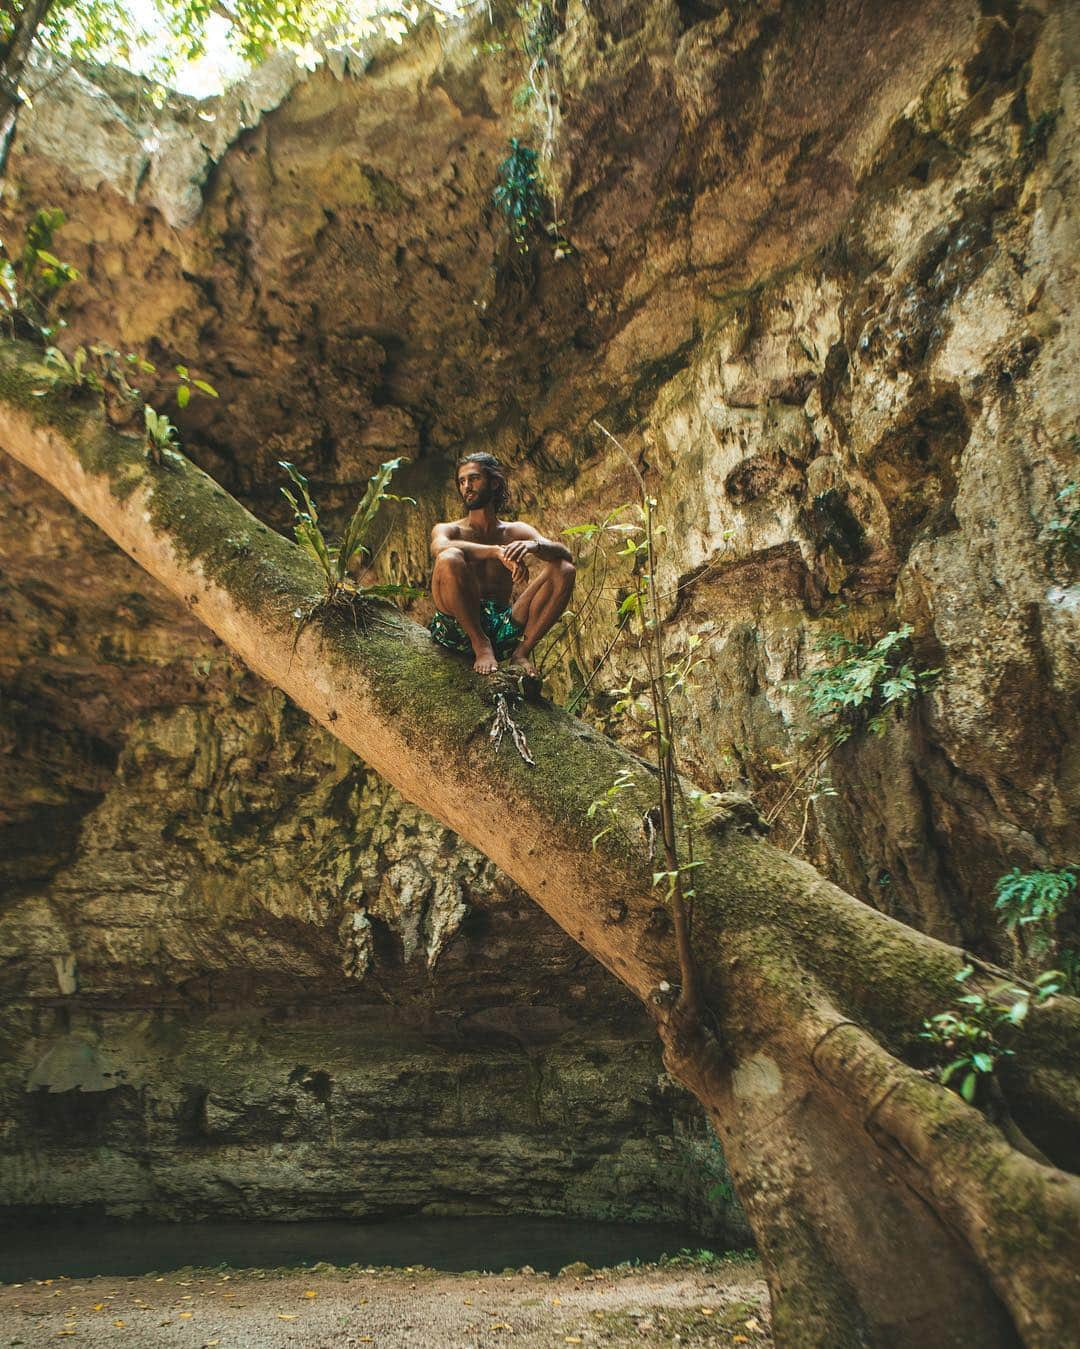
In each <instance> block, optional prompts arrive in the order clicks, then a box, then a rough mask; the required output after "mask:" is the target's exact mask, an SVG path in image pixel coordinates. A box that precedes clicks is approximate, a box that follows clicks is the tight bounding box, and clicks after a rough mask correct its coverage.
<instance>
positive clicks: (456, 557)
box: [432, 548, 468, 576]
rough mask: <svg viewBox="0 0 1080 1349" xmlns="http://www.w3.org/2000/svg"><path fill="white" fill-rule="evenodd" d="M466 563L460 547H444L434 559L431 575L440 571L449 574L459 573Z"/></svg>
mask: <svg viewBox="0 0 1080 1349" xmlns="http://www.w3.org/2000/svg"><path fill="white" fill-rule="evenodd" d="M467 565H468V564H467V563H466V561H465V554H464V553H463V552H462V551H461V549H460V548H444V549H443V550H442V552H441V553H440V554H439V556H438V557H437V558H436V559H435V566H434V567H433V568H432V575H433V576H436V575H438V574H439V573H440V572H447V573H450V574H455V573H461V572H463V571H464V570H465V568H466V566H467Z"/></svg>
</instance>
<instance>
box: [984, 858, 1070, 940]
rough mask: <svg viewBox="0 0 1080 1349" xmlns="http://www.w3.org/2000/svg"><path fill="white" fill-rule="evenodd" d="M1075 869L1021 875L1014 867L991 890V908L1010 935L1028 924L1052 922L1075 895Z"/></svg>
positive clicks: (1018, 869)
mask: <svg viewBox="0 0 1080 1349" xmlns="http://www.w3.org/2000/svg"><path fill="white" fill-rule="evenodd" d="M1076 883H1077V871H1076V868H1075V867H1062V868H1061V869H1060V871H1021V870H1020V868H1019V867H1013V869H1012V870H1011V871H1009V872H1006V874H1005V875H1004V876H1002V877H1001V879H1000V880H999V881H998V883H997V885H996V886H995V887H994V908H995V909H997V910H998V912H999V913H1000V915H1001V919H1002V922H1003V923H1004V924H1005V928H1006V930H1007V931H1009V932H1014V931H1016V929H1017V928H1019V927H1022V926H1026V925H1027V924H1029V923H1045V922H1051V923H1052V922H1054V921H1055V920H1056V919H1057V918H1058V917H1059V916H1060V914H1061V912H1062V910H1063V909H1064V908H1065V905H1066V903H1067V902H1068V899H1069V896H1070V895H1071V894H1072V893H1073V892H1074V891H1075V889H1076Z"/></svg>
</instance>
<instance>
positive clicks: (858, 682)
mask: <svg viewBox="0 0 1080 1349" xmlns="http://www.w3.org/2000/svg"><path fill="white" fill-rule="evenodd" d="M912 632H913V629H912V627H911V625H910V623H905V624H903V625H902V626H901V627H899V628H897V629H895V630H894V631H893V632H887V633H886V634H885V635H884V637H879V638H878V640H877V641H876V642H875V643H874V644H873V645H872V646H866V645H864V644H863V643H861V642H855V641H852V640H851V639H850V638H849V637H844V636H841V635H840V634H839V633H830V635H829V636H828V637H826V638H824V639H823V640H821V641H819V642H818V644H817V649H818V650H819V651H827V652H830V653H832V654H833V655H834V656H836V657H837V659H836V660H834V662H833V663H832V664H831V665H827V666H826V667H825V668H824V669H821V670H811V671H810V672H809V674H806V675H804V676H803V678H802V679H801V680H799V682H798V683H797V684H795V685H792V686H791V687H793V688H794V690H795V691H796V692H798V693H800V694H802V696H803V697H804V698H805V699H806V701H807V704H808V707H809V710H810V712H811V714H812V715H813V716H814V717H815V718H816V719H817V720H818V721H819V722H821V723H823V724H825V725H827V726H828V727H829V728H830V730H831V732H832V738H833V744H834V747H835V745H839V744H842V743H843V741H845V740H847V739H849V738H850V737H851V736H852V735H854V734H855V732H856V731H858V730H862V729H863V728H865V729H866V730H868V731H870V733H871V734H872V735H881V734H882V732H883V731H884V730H885V726H886V724H887V721H888V714H889V713H890V712H891V711H896V712H903V711H906V709H907V708H908V707H910V705H911V703H912V702H913V701H914V700H915V699H916V698H917V697H918V696H919V694H920V693H922V692H923V691H924V690H925V689H927V688H928V687H929V686H930V685H931V684H932V683H933V682H934V680H935V679H936V678H937V677H938V675H940V673H941V671H940V670H939V669H934V670H920V669H919V668H918V666H917V665H916V664H915V661H914V658H913V656H912V653H911V634H912Z"/></svg>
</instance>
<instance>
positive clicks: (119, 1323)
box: [113, 1321, 124, 1330]
mask: <svg viewBox="0 0 1080 1349" xmlns="http://www.w3.org/2000/svg"><path fill="white" fill-rule="evenodd" d="M113 1325H114V1326H116V1328H117V1329H118V1330H123V1328H124V1322H123V1321H114V1322H113Z"/></svg>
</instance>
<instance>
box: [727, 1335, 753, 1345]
mask: <svg viewBox="0 0 1080 1349" xmlns="http://www.w3.org/2000/svg"><path fill="white" fill-rule="evenodd" d="M731 1343H732V1344H749V1343H750V1341H749V1340H748V1339H747V1338H746V1336H745V1335H732V1337H731Z"/></svg>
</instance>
